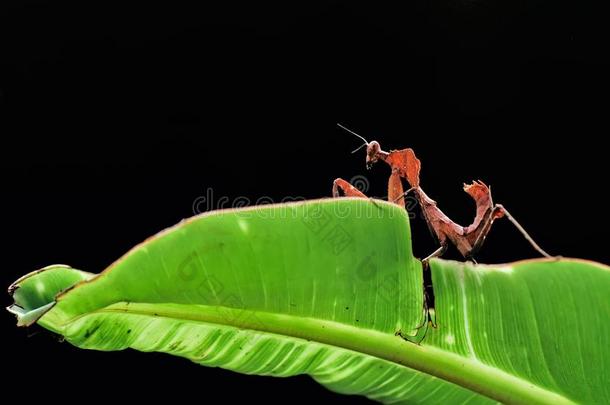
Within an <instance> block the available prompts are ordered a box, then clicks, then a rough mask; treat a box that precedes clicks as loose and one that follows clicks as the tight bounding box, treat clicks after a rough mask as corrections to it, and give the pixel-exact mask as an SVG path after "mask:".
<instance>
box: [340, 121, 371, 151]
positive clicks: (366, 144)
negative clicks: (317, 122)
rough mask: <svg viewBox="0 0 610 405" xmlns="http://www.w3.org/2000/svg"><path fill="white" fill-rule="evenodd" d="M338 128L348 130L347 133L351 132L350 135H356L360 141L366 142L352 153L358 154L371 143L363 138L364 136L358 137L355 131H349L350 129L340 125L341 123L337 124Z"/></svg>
mask: <svg viewBox="0 0 610 405" xmlns="http://www.w3.org/2000/svg"><path fill="white" fill-rule="evenodd" d="M337 126H338V127H339V128H341V129H344V130H346V131H347V132H349V133H350V134H352V135H356V136H357V137H358V138H360V139H362V140H363V141H364V143H363V144H362V145H360V146H358V148H356V149H354V150H353V151H352V153H356V152H358V151H359V150H360V149H362V148H364V147H365V146H368V144H369V141H367V140H366V139H364V137H363V136H360V135H358V134H357V133H355V132H354V131H352V130H351V129H349V128H345V127H344V126H343V125H341V124H339V123H337Z"/></svg>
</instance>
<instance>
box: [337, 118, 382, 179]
mask: <svg viewBox="0 0 610 405" xmlns="http://www.w3.org/2000/svg"><path fill="white" fill-rule="evenodd" d="M337 126H338V127H339V128H342V129H344V130H346V131H347V132H349V133H351V134H353V135H356V136H357V137H358V138H360V139H362V140H363V141H364V143H363V144H362V145H360V146H359V147H358V148H357V149H355V150H353V151H352V153H356V152H358V151H359V150H360V149H362V148H364V147H365V146H366V168H367V169H370V168H371V167H372V166H373V164H374V163H376V162H377V161H378V160H379V155H380V152H381V146H380V145H379V142H377V141H371V142H369V141H367V140H366V139H364V137H362V136H360V135H358V134H357V133H355V132H354V131H352V130H351V129H348V128H345V127H344V126H343V125H341V124H337Z"/></svg>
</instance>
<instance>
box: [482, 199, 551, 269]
mask: <svg viewBox="0 0 610 405" xmlns="http://www.w3.org/2000/svg"><path fill="white" fill-rule="evenodd" d="M502 217H506V218H508V220H509V221H510V222H511V223H512V224H513V225H514V226H515V228H517V230H518V231H519V232H521V235H523V237H524V238H525V240H527V241H528V242H529V244H530V245H532V247H533V248H534V249H536V251H538V253H540V254H541V255H542V256H544V257H549V258H551V257H553V256H551V255H550V254H548V253H547V252H546V251H545V250H544V249H542V248H541V247H540V246H539V245H538V244H537V243H536V241H534V239H533V238H532V237H531V236H530V235H529V233H527V231H526V230H525V228H523V227H522V226H521V224H520V223H519V222H517V220H516V219H515V218H514V217H513V216H512V215H510V213H509V212H508V211H507V210H506V208H504V206H503V205H501V204H496V206H495V207H494V218H502Z"/></svg>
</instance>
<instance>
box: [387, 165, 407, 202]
mask: <svg viewBox="0 0 610 405" xmlns="http://www.w3.org/2000/svg"><path fill="white" fill-rule="evenodd" d="M388 201H391V202H393V203H394V204H398V205H400V206H401V207H402V208H405V192H404V189H403V188H402V180H400V174H399V173H398V170H392V175H391V176H390V180H389V181H388Z"/></svg>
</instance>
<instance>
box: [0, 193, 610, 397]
mask: <svg viewBox="0 0 610 405" xmlns="http://www.w3.org/2000/svg"><path fill="white" fill-rule="evenodd" d="M431 268H432V278H433V284H434V288H435V296H436V312H435V313H436V321H437V324H438V327H437V328H430V329H429V331H428V332H427V335H426V336H425V339H424V340H423V341H422V342H421V344H416V343H412V342H410V341H407V340H405V339H403V338H401V337H400V336H397V333H400V334H402V335H403V336H406V335H415V334H416V333H417V332H418V326H420V325H421V323H422V320H423V319H424V318H423V316H424V314H423V312H422V304H423V288H422V266H421V263H420V262H419V261H418V260H417V259H415V258H414V257H413V254H412V250H411V242H410V230H409V224H408V218H407V215H406V213H405V211H404V210H403V209H400V208H399V207H398V206H396V205H394V204H390V203H387V202H382V201H369V200H363V199H350V198H344V199H331V200H317V201H309V202H305V203H293V204H282V205H273V206H264V207H255V208H250V209H241V210H225V211H218V212H212V213H208V214H203V215H199V216H196V217H193V218H190V219H188V220H185V221H182V222H181V223H180V224H178V225H176V226H174V227H172V228H169V229H167V230H165V231H163V232H161V233H159V234H158V235H155V236H153V237H152V238H149V239H148V240H146V241H145V242H143V243H142V244H140V245H138V246H136V247H134V248H133V249H132V250H131V251H129V252H128V253H127V254H126V255H124V256H123V257H122V258H120V259H119V260H118V261H116V262H115V263H114V264H112V265H111V266H110V267H109V268H108V269H106V270H105V271H104V272H102V273H101V274H99V275H95V274H91V273H86V272H82V271H79V270H76V269H72V268H70V267H68V266H61V265H55V266H49V267H47V268H45V269H42V270H39V271H37V272H34V273H31V274H29V275H27V276H24V277H22V278H21V279H19V280H18V281H17V282H15V283H14V284H13V285H12V286H11V287H10V289H9V291H10V292H11V293H12V294H13V297H14V301H15V304H14V305H12V306H11V307H9V311H11V312H13V313H15V314H16V315H17V317H18V323H19V325H30V324H32V323H34V322H37V323H38V324H40V325H42V326H43V327H45V328H47V329H49V330H51V331H53V332H55V333H58V334H60V335H62V336H64V337H65V339H66V340H67V341H68V342H70V343H72V344H74V345H76V346H78V347H81V348H86V349H95V350H122V349H126V348H133V349H137V350H141V351H160V352H166V353H170V354H173V355H176V356H182V357H185V358H187V359H190V360H192V361H194V362H197V363H200V364H202V365H206V366H216V367H223V368H226V369H230V370H235V371H238V372H241V373H250V374H263V375H271V376H278V377H286V376H293V375H297V374H309V375H310V376H312V377H313V378H314V379H315V380H317V381H318V382H319V383H321V384H323V385H325V386H326V387H328V388H329V389H331V390H334V391H336V392H340V393H345V394H359V395H365V396H367V397H369V398H371V399H374V400H378V401H383V402H387V403H390V402H391V403H465V402H468V403H493V402H504V403H546V404H560V403H572V402H580V403H598V404H600V403H610V384H609V382H610V344H609V338H608V336H610V301H609V293H610V271H609V268H608V267H606V266H604V265H601V264H597V263H592V262H586V261H582V260H571V259H562V260H535V261H524V262H518V263H513V264H507V265H493V266H490V265H477V266H475V265H472V264H469V263H459V262H453V261H444V260H434V261H432V263H431ZM421 330H423V329H419V331H420V335H421Z"/></svg>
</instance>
